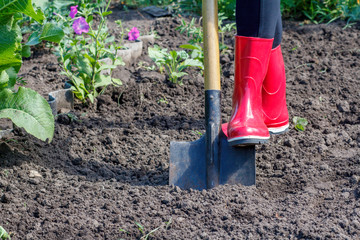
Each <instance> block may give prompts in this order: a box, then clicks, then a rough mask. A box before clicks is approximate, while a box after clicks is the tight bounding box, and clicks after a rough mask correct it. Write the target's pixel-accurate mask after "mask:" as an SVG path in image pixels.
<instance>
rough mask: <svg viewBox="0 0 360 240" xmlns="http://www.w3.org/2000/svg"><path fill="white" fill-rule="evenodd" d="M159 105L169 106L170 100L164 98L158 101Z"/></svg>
mask: <svg viewBox="0 0 360 240" xmlns="http://www.w3.org/2000/svg"><path fill="white" fill-rule="evenodd" d="M157 103H158V104H160V103H166V104H168V103H169V102H168V100H167V99H166V97H164V98H160V99H159V100H158V101H157Z"/></svg>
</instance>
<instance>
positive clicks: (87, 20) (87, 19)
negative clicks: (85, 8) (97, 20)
mask: <svg viewBox="0 0 360 240" xmlns="http://www.w3.org/2000/svg"><path fill="white" fill-rule="evenodd" d="M93 19H94V16H93V15H89V16H88V17H87V18H86V22H87V23H91V21H92V20H93Z"/></svg>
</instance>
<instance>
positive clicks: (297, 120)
mask: <svg viewBox="0 0 360 240" xmlns="http://www.w3.org/2000/svg"><path fill="white" fill-rule="evenodd" d="M293 123H294V125H295V129H296V130H298V131H305V127H306V125H308V121H307V120H306V118H301V117H296V116H295V117H293Z"/></svg>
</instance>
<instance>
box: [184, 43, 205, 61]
mask: <svg viewBox="0 0 360 240" xmlns="http://www.w3.org/2000/svg"><path fill="white" fill-rule="evenodd" d="M180 48H183V49H187V50H190V51H191V54H190V57H191V58H192V59H195V60H198V61H199V62H201V63H202V64H204V50H203V48H202V46H201V45H200V44H197V43H194V44H190V43H189V44H183V45H181V46H180Z"/></svg>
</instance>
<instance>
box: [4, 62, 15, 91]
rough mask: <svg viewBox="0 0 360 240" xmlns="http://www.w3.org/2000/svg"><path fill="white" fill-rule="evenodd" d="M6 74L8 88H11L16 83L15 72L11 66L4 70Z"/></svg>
mask: <svg viewBox="0 0 360 240" xmlns="http://www.w3.org/2000/svg"><path fill="white" fill-rule="evenodd" d="M5 71H6V73H7V75H8V76H9V82H8V86H7V87H8V88H13V87H14V86H15V84H16V78H17V72H16V70H15V69H14V68H13V67H11V68H8V69H6V70H5Z"/></svg>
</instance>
